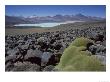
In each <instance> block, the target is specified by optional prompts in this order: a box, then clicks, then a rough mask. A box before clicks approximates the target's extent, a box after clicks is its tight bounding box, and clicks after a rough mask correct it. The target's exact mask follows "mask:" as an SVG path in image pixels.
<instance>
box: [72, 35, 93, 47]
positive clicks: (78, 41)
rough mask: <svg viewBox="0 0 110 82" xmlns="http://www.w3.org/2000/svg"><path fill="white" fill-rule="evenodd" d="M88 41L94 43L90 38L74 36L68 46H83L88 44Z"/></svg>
mask: <svg viewBox="0 0 110 82" xmlns="http://www.w3.org/2000/svg"><path fill="white" fill-rule="evenodd" d="M88 43H94V42H93V40H90V39H88V38H84V37H80V38H76V39H75V40H74V41H73V42H72V43H71V44H70V46H77V47H80V46H85V47H86V45H87V44H88Z"/></svg>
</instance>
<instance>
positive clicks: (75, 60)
mask: <svg viewBox="0 0 110 82" xmlns="http://www.w3.org/2000/svg"><path fill="white" fill-rule="evenodd" d="M90 42H93V41H92V40H90V39H87V38H84V37H81V38H77V39H76V40H74V41H73V42H72V43H71V44H70V46H69V47H68V48H66V49H65V50H64V52H63V55H62V56H61V59H60V62H59V64H58V65H57V66H56V67H55V68H56V69H58V70H59V71H105V70H106V66H105V65H103V64H102V63H101V62H100V60H98V59H96V58H95V57H94V56H92V53H91V52H89V51H87V50H86V46H87V44H88V43H90Z"/></svg>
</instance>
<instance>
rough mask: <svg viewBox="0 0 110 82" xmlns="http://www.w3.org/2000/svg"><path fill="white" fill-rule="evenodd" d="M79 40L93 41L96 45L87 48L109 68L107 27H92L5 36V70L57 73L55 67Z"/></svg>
mask: <svg viewBox="0 0 110 82" xmlns="http://www.w3.org/2000/svg"><path fill="white" fill-rule="evenodd" d="M80 26H81V25H80ZM77 37H86V38H89V39H91V40H94V42H95V44H88V45H89V46H88V50H89V51H90V52H91V53H92V54H93V55H94V56H96V58H98V59H99V60H101V62H102V63H103V64H104V65H106V26H105V25H102V26H101V25H99V26H98V25H97V26H92V25H91V26H86V27H84V28H74V27H71V28H65V29H64V30H56V31H50V32H49V31H46V32H42V33H30V34H24V35H22V34H19V35H6V36H5V70H6V71H55V69H54V67H55V66H56V65H57V64H58V63H59V61H60V58H61V56H62V53H63V51H64V49H65V48H67V47H68V46H69V44H70V43H71V42H72V41H74V40H75V39H76V38H77ZM57 71H58V70H57Z"/></svg>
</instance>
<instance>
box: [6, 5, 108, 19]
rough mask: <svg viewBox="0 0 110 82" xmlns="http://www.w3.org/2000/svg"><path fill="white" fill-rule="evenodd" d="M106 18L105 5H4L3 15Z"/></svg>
mask: <svg viewBox="0 0 110 82" xmlns="http://www.w3.org/2000/svg"><path fill="white" fill-rule="evenodd" d="M78 13H81V14H83V15H86V16H96V17H103V18H105V17H106V6H105V5H6V6H5V14H6V15H9V16H24V17H28V16H33V15H36V16H54V15H57V14H61V15H75V14H78Z"/></svg>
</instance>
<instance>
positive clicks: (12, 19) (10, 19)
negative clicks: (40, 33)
mask: <svg viewBox="0 0 110 82" xmlns="http://www.w3.org/2000/svg"><path fill="white" fill-rule="evenodd" d="M100 20H105V19H104V18H101V17H92V16H85V15H83V14H80V13H79V14H76V15H60V14H58V15H55V16H44V17H38V16H36V15H33V16H29V17H19V16H5V24H6V25H14V24H20V23H22V24H24V23H25V24H28V23H31V24H33V23H46V22H65V21H100Z"/></svg>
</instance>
